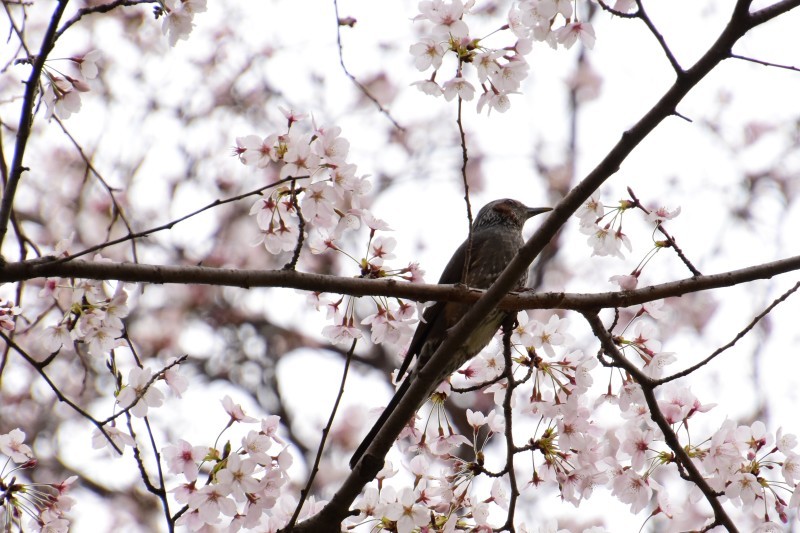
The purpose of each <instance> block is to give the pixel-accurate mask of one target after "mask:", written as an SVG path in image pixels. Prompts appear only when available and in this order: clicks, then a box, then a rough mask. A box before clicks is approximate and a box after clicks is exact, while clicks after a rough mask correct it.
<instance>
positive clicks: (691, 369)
mask: <svg viewBox="0 0 800 533" xmlns="http://www.w3.org/2000/svg"><path fill="white" fill-rule="evenodd" d="M797 289H800V281H798V282H797V283H795V284H794V287H792V288H791V289H789V290H788V291H786V292H784V293H783V294H782V295H781V296H780V297H778V298H776V299H775V300H774V301H773V302H772V303H771V304H770V305H769V307H767V308H766V309H764V311H762V312H761V313H759V314H758V316H756V317H755V318H754V319H753V320H752V321H751V322H750V323H749V324H748V325H747V326H745V328H744V329H742V330H741V331H740V332H739V333H737V334H736V336H735V337H734V338H733V339H731V341H730V342H729V343H727V344H725V345H724V346H720V347H719V348H717V349H716V350H714V351H713V352H712V353H711V355H709V356H708V357H706V358H705V359H703V360H702V361H700V362H699V363H697V364H696V365H692V366H690V367H689V368H687V369H685V370H681V371H680V372H677V373H675V374H672V375H671V376H667V377H665V378H661V379H659V380H657V381H656V385H663V384H664V383H669V382H670V381H673V380H676V379H678V378H682V377H684V376H688V375H689V374H691V373H692V372H694V371H695V370H697V369H698V368H700V367H702V366H705V365H707V364H708V363H709V362H710V361H711V360H712V359H714V358H715V357H717V356H718V355H719V354H721V353H722V352H724V351H725V350H727V349H729V348H732V347H733V345H734V344H736V343H737V342H739V341H740V340H741V339H742V338H743V337H744V336H745V335H747V334H748V333H749V332H750V330H752V329H753V328H754V327H755V326H756V324H758V323H759V322H760V321H761V320H762V319H763V318H764V317H765V316H767V315H768V314H770V312H771V311H772V310H773V309H775V307H777V306H778V304H780V303H783V302H784V301H785V300H786V299H787V298H788V297H789V296H791V295H792V294H794V293H795V292H796V291H797Z"/></svg>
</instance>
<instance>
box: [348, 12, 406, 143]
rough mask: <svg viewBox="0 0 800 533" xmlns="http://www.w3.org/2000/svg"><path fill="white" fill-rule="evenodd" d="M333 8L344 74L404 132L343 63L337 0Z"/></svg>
mask: <svg viewBox="0 0 800 533" xmlns="http://www.w3.org/2000/svg"><path fill="white" fill-rule="evenodd" d="M333 9H334V11H335V13H336V45H337V47H338V48H339V64H340V65H341V66H342V70H343V71H344V73H345V75H346V76H347V77H348V78H350V81H352V82H353V83H354V84H355V86H356V87H358V88H359V90H360V91H361V92H362V93H363V94H364V96H366V97H367V98H369V99H370V100H371V101H372V103H374V104H375V105H376V106H377V108H378V110H379V111H380V112H381V113H383V114H384V115H385V116H386V118H388V119H389V122H391V123H392V125H393V126H394V127H395V128H397V130H398V131H401V132H405V131H406V130H405V128H404V127H403V126H401V125H400V124H398V122H397V121H396V120H395V119H394V117H393V116H392V114H391V113H389V111H388V110H387V109H386V108H385V107H383V104H381V103H380V102H379V101H378V99H377V98H375V97H374V96H373V95H372V93H370V92H369V90H368V89H367V88H366V87H364V85H363V84H362V83H361V82H360V81H358V80H357V79H356V77H355V76H353V75H352V74H351V73H350V71H349V70H347V66H346V65H345V64H344V50H343V47H342V31H341V28H342V19H341V17H340V16H339V2H338V1H337V0H333ZM353 24H354V23H353Z"/></svg>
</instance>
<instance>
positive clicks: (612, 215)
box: [575, 193, 681, 290]
mask: <svg viewBox="0 0 800 533" xmlns="http://www.w3.org/2000/svg"><path fill="white" fill-rule="evenodd" d="M637 207H638V208H640V209H641V210H642V211H643V212H644V213H645V220H646V222H647V223H648V224H651V225H652V226H653V228H654V232H655V229H657V228H660V227H661V224H662V223H663V222H664V221H666V220H672V219H674V218H675V217H677V216H678V215H679V214H680V212H681V208H680V207H677V208H675V209H672V210H670V209H667V208H666V207H663V206H662V207H659V208H657V209H653V210H647V209H643V208H642V207H641V205H640V204H639V202H638V200H633V201H632V200H620V201H619V203H618V205H617V206H615V207H614V208H612V209H610V210H608V211H606V207H605V206H604V205H603V204H602V203H601V202H600V195H599V193H594V194H592V195H591V196H590V197H589V199H588V200H587V201H586V202H584V204H583V205H582V206H581V207H580V208H579V209H578V210H577V211H576V212H575V216H576V217H578V218H579V219H580V223H579V225H580V231H581V233H583V234H585V235H588V236H589V238H588V239H587V242H588V244H589V246H591V248H592V255H597V256H600V257H603V256H613V257H618V258H620V259H624V257H625V256H624V254H623V252H622V250H623V247H624V248H625V249H627V250H628V251H629V252H630V251H632V249H633V247H632V245H631V241H630V239H629V238H628V236H627V235H626V234H625V233H624V232H623V231H622V219H623V216H624V214H625V212H627V211H628V210H630V209H633V208H637ZM666 246H668V243H667V241H663V240H656V239H655V238H654V239H653V248H652V250H650V251H649V252H648V253H647V254H645V256H644V258H643V259H642V260H641V261H640V262H639V265H637V267H636V268H635V269H634V270H633V272H631V273H630V274H619V275H614V276H612V277H611V278H610V280H609V281H611V282H613V283H616V284H617V285H618V286H619V287H620V288H621V289H624V290H631V289H635V288H636V286H637V285H638V283H639V276H640V275H641V273H642V269H643V268H644V266H645V265H646V264H647V263H648V262H649V261H650V259H652V257H653V256H654V255H655V253H657V252H658V251H659V250H661V249H663V248H664V247H666Z"/></svg>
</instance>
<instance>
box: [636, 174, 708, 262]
mask: <svg viewBox="0 0 800 533" xmlns="http://www.w3.org/2000/svg"><path fill="white" fill-rule="evenodd" d="M628 194H629V195H630V196H631V199H632V200H633V203H634V206H635V207H637V208H638V209H641V210H642V211H643V212H644V213H645V214H646V215H649V214H650V210H649V209H647V208H645V206H643V205H642V202H640V201H639V198H637V197H636V194H634V192H633V189H631V188H630V187H628ZM656 229H657V230H658V231H659V232H661V234H662V235H663V236H664V238H665V239H666V240H667V243H668V244H669V246H670V248H672V249H673V250H675V253H676V254H678V257H679V258H680V260H681V261H683V264H684V265H686V268H688V269H689V272H691V273H692V275H694V276H702V275H703V274H702V273H701V272H700V271H699V270H697V268H695V266H694V265H693V264H692V262H691V261H689V258H688V257H686V254H684V253H683V250H682V249H681V248H680V246H678V243H677V242H676V241H675V239H674V238H673V237H672V235H670V234H669V233H667V230H666V229H665V228H664V225H663V224H662V223H661V222H658V223H657V224H656Z"/></svg>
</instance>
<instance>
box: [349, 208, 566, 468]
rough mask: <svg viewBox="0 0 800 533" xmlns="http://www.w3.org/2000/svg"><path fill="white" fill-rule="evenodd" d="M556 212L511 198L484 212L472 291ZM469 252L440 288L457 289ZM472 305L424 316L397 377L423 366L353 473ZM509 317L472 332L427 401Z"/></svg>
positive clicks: (461, 253) (473, 257) (499, 314)
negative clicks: (539, 220)
mask: <svg viewBox="0 0 800 533" xmlns="http://www.w3.org/2000/svg"><path fill="white" fill-rule="evenodd" d="M550 210H551V209H550V208H549V207H527V206H525V205H524V204H522V203H520V202H518V201H516V200H511V199H508V198H506V199H503V200H495V201H493V202H489V203H488V204H486V205H485V206H483V208H481V210H480V211H479V212H478V216H476V217H475V220H474V222H473V224H472V246H471V249H470V254H469V269H468V271H467V273H466V285H467V286H468V287H473V288H477V289H487V288H489V286H491V285H492V283H494V282H495V280H497V278H498V277H499V276H500V274H501V273H502V272H503V270H504V269H505V268H506V266H507V265H508V263H509V262H511V260H512V259H513V258H514V256H516V255H517V252H518V251H519V249H520V248H521V247H522V245H523V244H524V241H523V240H522V227H523V226H524V225H525V221H527V220H528V219H529V218H531V217H532V216H534V215H538V214H540V213H546V212H547V211H550ZM468 246H469V244H468V240H467V241H464V242H463V243H462V244H461V246H459V247H458V249H457V250H456V251H455V253H454V254H453V257H451V258H450V261H449V262H448V263H447V266H445V267H444V271H443V272H442V276H441V277H440V278H439V283H440V284H454V283H460V282H461V281H462V274H463V272H464V263H465V262H466V257H467V247H468ZM526 281H527V274H526V275H523V276H522V278H521V279H520V280H519V284H518V285H517V287H518V288H522V287H524V286H525V283H526ZM469 305H470V304H464V303H456V302H437V303H435V304H434V305H432V306H430V307H428V308H427V309H426V310H425V312H424V313H423V314H422V320H421V321H420V323H419V325H418V326H417V330H416V331H415V332H414V336H413V337H412V339H411V344H410V345H409V347H408V351H407V352H406V357H405V359H404V360H403V364H402V365H400V370H399V372H398V373H397V376H398V379H399V378H400V377H402V376H403V375H404V374H405V372H406V370H408V368H409V366H410V365H411V362H412V361H413V359H414V357H416V358H417V364H416V365H415V366H414V368H413V369H412V370H411V373H410V374H409V375H408V376H407V377H406V378H405V380H404V381H403V383H402V385H400V387H399V388H398V389H397V392H396V393H395V395H394V397H393V398H392V399H391V401H390V402H389V405H387V406H386V409H384V411H383V413H381V416H380V417H379V418H378V421H377V422H375V425H374V426H372V429H370V431H369V433H368V434H367V436H366V437H365V438H364V440H363V441H362V442H361V444H360V445H359V446H358V448H357V449H356V451H355V453H354V454H353V457H352V458H351V459H350V468H355V466H356V464H358V461H359V460H360V459H361V456H362V455H363V454H364V452H365V451H366V450H367V448H368V447H369V445H370V444H371V443H372V441H373V440H374V438H375V436H376V435H377V433H378V431H379V430H380V429H381V427H383V425H384V424H385V423H386V420H387V419H388V418H389V415H390V414H391V413H392V411H393V410H394V409H395V407H396V406H397V404H398V403H400V400H401V399H402V397H403V395H404V394H405V393H406V391H407V390H408V388H409V386H410V384H411V381H412V380H413V379H414V378H415V376H416V375H417V374H418V373H419V371H420V369H422V368H423V367H424V366H425V365H426V364H427V363H428V360H429V359H430V358H431V356H432V355H433V354H434V352H436V349H437V348H438V347H439V345H440V344H441V343H442V341H443V340H444V339H445V337H446V336H447V331H448V330H449V329H450V328H451V327H453V326H454V325H455V324H456V323H457V322H458V321H459V320H461V317H463V316H464V315H465V314H466V312H467V311H468V310H469ZM506 316H508V313H506V312H504V311H500V310H498V309H495V310H494V311H492V312H491V313H490V314H489V315H488V316H486V317H485V318H484V320H483V322H481V324H479V325H478V327H477V328H475V329H474V330H473V331H472V333H471V334H470V336H469V337H468V338H467V340H466V341H465V344H464V348H465V350H459V352H458V353H459V354H461V357H451V358H450V359H449V360H447V364H446V365H445V366H444V367H443V368H441V369H440V371H439V372H438V379H437V380H436V381H435V382H434V384H433V386H432V387H431V390H430V391H428V394H427V395H426V397H427V396H428V395H430V394H431V393H432V392H433V391H434V390H435V388H436V387H437V386H438V385H439V383H441V382H442V381H443V380H444V379H446V378H447V377H448V376H450V374H452V373H453V372H455V371H456V370H458V368H459V367H461V365H463V364H464V363H465V362H467V361H468V360H469V359H471V358H472V357H474V356H475V355H476V354H477V353H478V352H480V351H481V350H482V349H483V348H484V347H485V346H486V345H487V344H489V341H491V340H492V337H493V336H494V334H495V333H496V332H497V330H498V329H499V328H500V325H501V324H502V322H503V320H504V319H505V318H506ZM417 408H419V406H417Z"/></svg>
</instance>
